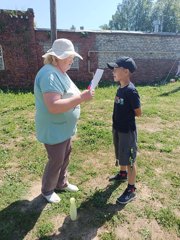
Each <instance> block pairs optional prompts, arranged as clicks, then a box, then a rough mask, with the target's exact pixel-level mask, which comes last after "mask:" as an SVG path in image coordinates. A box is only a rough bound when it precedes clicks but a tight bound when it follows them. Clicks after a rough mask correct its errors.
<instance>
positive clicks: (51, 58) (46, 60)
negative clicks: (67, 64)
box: [44, 55, 57, 65]
mask: <svg viewBox="0 0 180 240" xmlns="http://www.w3.org/2000/svg"><path fill="white" fill-rule="evenodd" d="M56 62H57V58H56V57H55V56H52V55H47V56H46V57H45V58H44V65H45V64H52V65H56Z"/></svg>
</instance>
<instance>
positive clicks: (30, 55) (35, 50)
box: [0, 9, 180, 88]
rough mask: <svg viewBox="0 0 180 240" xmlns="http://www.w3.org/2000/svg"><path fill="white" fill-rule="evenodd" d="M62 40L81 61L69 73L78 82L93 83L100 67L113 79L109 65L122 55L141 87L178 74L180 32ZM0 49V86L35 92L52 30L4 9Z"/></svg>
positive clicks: (75, 35)
mask: <svg viewBox="0 0 180 240" xmlns="http://www.w3.org/2000/svg"><path fill="white" fill-rule="evenodd" d="M57 37H58V38H68V39H70V40H72V42H73V43H74V45H75V47H76V48H77V49H78V52H79V54H80V55H82V56H83V61H81V60H78V61H79V62H78V65H79V67H78V68H75V69H71V70H69V71H68V74H69V75H70V77H71V78H72V79H73V80H74V81H86V82H89V81H90V80H91V79H92V76H93V73H94V72H95V70H96V68H98V67H99V68H105V72H104V74H103V80H104V81H108V80H111V81H113V79H112V73H111V71H110V70H109V69H107V68H106V63H107V62H109V61H114V60H116V58H118V57H119V56H122V55H126V56H131V57H133V58H134V59H135V61H136V63H137V66H138V70H137V71H136V72H135V74H133V79H132V80H133V81H134V82H137V83H152V82H154V81H158V80H161V79H162V78H165V77H166V76H167V75H168V74H169V72H171V75H172V76H173V75H175V73H176V71H177V65H178V60H179V58H180V34H170V33H169V34H160V33H159V34H152V33H149V34H147V33H146V34H145V33H138V32H121V31H112V32H111V31H94V32H93V31H91V32H90V31H88V32H87V31H64V30H58V33H57ZM0 46H1V47H2V50H3V58H4V65H5V70H1V71H0V88H6V87H7V88H32V87H33V83H34V78H35V75H36V73H37V71H38V69H39V68H40V67H41V66H42V65H43V61H42V57H41V56H42V55H43V54H44V51H45V50H47V49H48V48H49V47H51V43H50V30H49V29H35V28H34V13H33V10H32V9H28V10H27V11H26V12H22V11H10V10H8V11H6V10H0Z"/></svg>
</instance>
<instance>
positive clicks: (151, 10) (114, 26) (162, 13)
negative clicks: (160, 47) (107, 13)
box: [101, 0, 180, 32]
mask: <svg viewBox="0 0 180 240" xmlns="http://www.w3.org/2000/svg"><path fill="white" fill-rule="evenodd" d="M101 28H102V29H111V30H126V31H146V32H151V31H154V30H155V29H156V31H162V32H179V31H180V1H179V0H156V1H153V0H122V3H119V4H118V6H117V10H116V12H115V14H114V15H112V19H111V20H110V21H109V24H104V25H102V26H101Z"/></svg>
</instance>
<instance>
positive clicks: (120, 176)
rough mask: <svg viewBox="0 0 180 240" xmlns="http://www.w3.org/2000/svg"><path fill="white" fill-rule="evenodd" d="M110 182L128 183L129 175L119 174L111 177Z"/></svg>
mask: <svg viewBox="0 0 180 240" xmlns="http://www.w3.org/2000/svg"><path fill="white" fill-rule="evenodd" d="M109 181H110V182H111V181H119V182H125V181H127V174H120V173H118V174H116V175H114V176H111V177H110V178H109Z"/></svg>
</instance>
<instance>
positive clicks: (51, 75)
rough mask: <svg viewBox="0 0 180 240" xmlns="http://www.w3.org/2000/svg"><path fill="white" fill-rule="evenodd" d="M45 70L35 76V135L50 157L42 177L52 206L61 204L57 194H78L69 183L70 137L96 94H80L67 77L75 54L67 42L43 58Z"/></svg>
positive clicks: (44, 192)
mask: <svg viewBox="0 0 180 240" xmlns="http://www.w3.org/2000/svg"><path fill="white" fill-rule="evenodd" d="M42 57H43V58H44V66H43V67H42V68H41V69H40V70H39V72H38V73H37V75H36V78H35V83H34V94H35V103H36V117H35V123H36V135H37V139H38V140H39V141H40V142H42V143H44V146H45V149H46V151H47V155H48V162H47V164H46V167H45V170H44V174H43V177H42V189H41V192H42V195H43V196H44V198H45V199H46V200H47V201H48V202H51V203H58V202H60V198H59V196H58V195H57V194H56V193H55V191H58V190H67V191H74V192H76V191H78V190H79V189H78V187H77V186H75V185H72V184H70V183H69V182H68V179H67V167H68V164H69V156H70V152H71V137H72V136H73V135H74V134H75V132H76V124H77V120H78V118H79V116H80V104H81V103H82V102H85V101H88V100H91V99H92V97H93V95H94V92H93V91H89V90H85V91H83V92H80V91H79V89H78V88H77V87H76V85H75V84H74V83H73V82H72V81H71V79H70V78H69V76H68V75H67V73H66V72H67V71H68V70H69V69H70V67H71V65H72V63H73V59H74V57H79V58H80V59H82V57H81V56H80V55H79V54H78V53H77V52H75V50H74V46H73V44H72V42H71V41H70V40H68V39H64V38H61V39H57V40H55V41H54V43H53V45H52V48H51V49H49V50H48V51H47V53H46V54H44V55H43V56H42Z"/></svg>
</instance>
